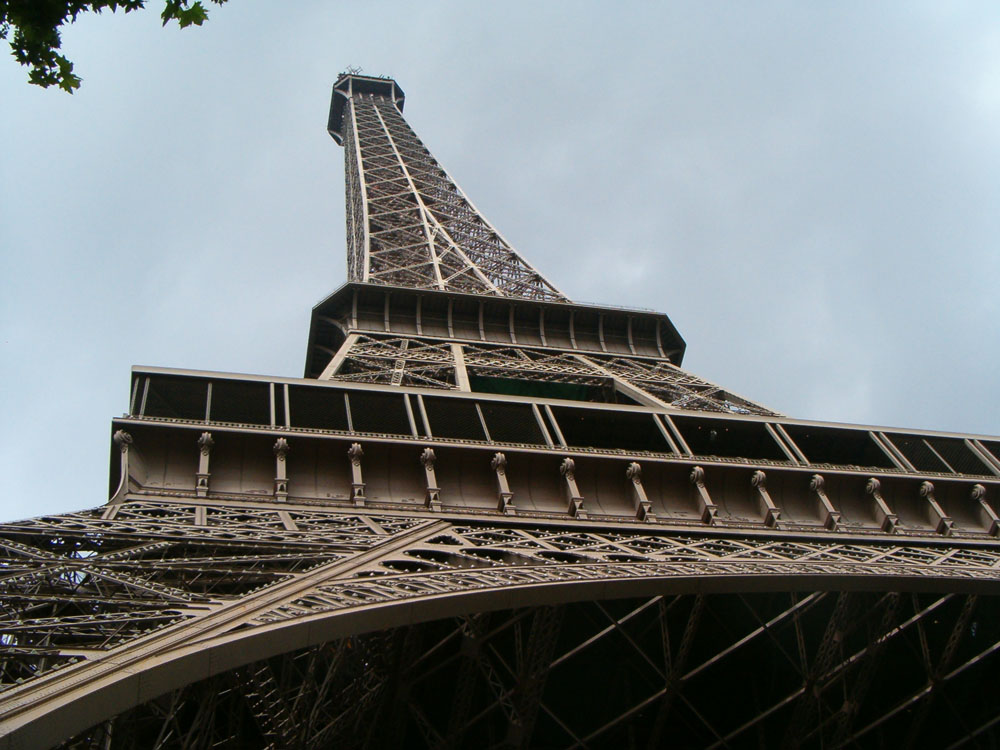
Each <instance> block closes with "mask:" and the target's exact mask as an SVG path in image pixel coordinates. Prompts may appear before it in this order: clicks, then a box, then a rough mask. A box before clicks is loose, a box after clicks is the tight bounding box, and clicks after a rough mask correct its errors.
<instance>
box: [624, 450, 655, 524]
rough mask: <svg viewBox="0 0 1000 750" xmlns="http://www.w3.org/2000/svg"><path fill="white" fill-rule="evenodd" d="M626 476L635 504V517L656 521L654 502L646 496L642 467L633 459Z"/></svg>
mask: <svg viewBox="0 0 1000 750" xmlns="http://www.w3.org/2000/svg"><path fill="white" fill-rule="evenodd" d="M625 476H626V478H627V479H628V480H629V489H630V490H631V493H632V503H633V505H634V506H635V517H636V518H638V519H639V520H640V521H655V520H656V516H655V515H654V514H653V510H652V509H653V504H652V503H651V502H649V498H648V497H646V489H645V488H644V487H643V486H642V467H641V466H640V465H639V464H637V463H636V462H635V461H633V462H632V463H630V464H629V465H628V468H626V469H625Z"/></svg>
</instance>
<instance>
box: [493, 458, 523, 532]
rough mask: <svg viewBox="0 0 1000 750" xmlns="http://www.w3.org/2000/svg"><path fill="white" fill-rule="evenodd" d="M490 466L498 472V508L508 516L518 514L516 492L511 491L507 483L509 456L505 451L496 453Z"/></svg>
mask: <svg viewBox="0 0 1000 750" xmlns="http://www.w3.org/2000/svg"><path fill="white" fill-rule="evenodd" d="M490 468H492V469H493V471H495V472H496V474H497V510H498V511H500V512H501V513H504V514H505V515H508V516H513V515H517V510H516V509H515V508H514V493H513V492H511V491H510V485H509V484H508V483H507V457H506V456H505V455H504V454H503V453H496V454H494V456H493V460H492V461H490Z"/></svg>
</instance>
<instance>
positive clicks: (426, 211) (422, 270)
mask: <svg viewBox="0 0 1000 750" xmlns="http://www.w3.org/2000/svg"><path fill="white" fill-rule="evenodd" d="M346 110H347V111H346V112H345V121H344V127H343V131H344V134H345V135H344V147H345V159H346V162H347V168H346V173H347V216H348V230H347V242H348V273H349V277H350V280H352V281H368V282H372V283H379V284H391V285H394V286H406V287H415V288H418V289H442V290H451V291H456V292H467V293H478V294H491V295H502V296H508V297H526V298H530V299H537V300H562V301H566V298H565V297H564V296H563V295H562V293H561V292H559V291H558V290H557V289H556V288H555V287H554V286H553V285H552V284H551V283H550V282H549V281H547V280H546V279H545V278H544V277H543V276H542V275H541V274H540V273H539V272H538V271H537V270H536V269H535V268H533V267H532V266H531V265H530V264H529V263H528V262H527V261H526V260H525V259H524V258H522V257H521V256H520V255H519V254H518V253H517V252H516V251H515V250H514V249H513V248H512V247H511V246H510V245H508V244H507V242H506V241H505V240H504V239H503V238H502V237H501V236H500V235H499V233H498V232H497V231H496V230H495V229H494V228H493V227H492V226H491V225H490V224H489V223H488V222H487V221H486V220H485V219H484V218H483V217H482V216H481V215H480V214H479V213H478V211H477V210H476V209H475V207H473V206H472V204H471V203H469V201H468V199H467V198H466V197H465V195H464V194H463V193H462V191H461V190H460V189H459V188H458V186H457V185H456V184H455V183H454V182H453V181H452V180H451V178H450V177H449V176H448V175H447V173H446V172H445V171H444V170H443V169H442V168H441V166H440V165H439V164H438V163H437V161H436V160H435V159H434V157H433V156H431V154H430V152H429V151H428V150H427V149H426V148H425V147H424V145H423V143H422V142H421V141H420V139H419V138H417V136H416V134H415V133H414V132H413V131H412V130H411V129H410V127H409V125H407V123H406V121H405V120H404V119H403V117H402V115H401V114H400V112H399V110H398V109H397V108H396V106H395V104H393V102H392V101H391V100H389V99H386V98H383V97H380V96H375V95H372V94H355V95H354V96H353V97H352V99H351V101H350V103H349V105H348V106H347V108H346Z"/></svg>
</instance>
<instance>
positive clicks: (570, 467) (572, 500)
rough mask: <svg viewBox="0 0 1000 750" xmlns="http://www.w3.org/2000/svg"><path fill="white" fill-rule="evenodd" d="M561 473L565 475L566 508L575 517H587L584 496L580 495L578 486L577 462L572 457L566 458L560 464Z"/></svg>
mask: <svg viewBox="0 0 1000 750" xmlns="http://www.w3.org/2000/svg"><path fill="white" fill-rule="evenodd" d="M559 473H560V474H562V477H563V490H564V491H565V493H566V510H567V511H568V512H569V514H570V515H571V516H573V518H586V517H587V511H586V510H585V509H584V507H583V497H582V496H581V495H580V488H579V487H577V486H576V462H575V461H574V460H573V459H572V458H564V459H563V462H562V463H561V464H559Z"/></svg>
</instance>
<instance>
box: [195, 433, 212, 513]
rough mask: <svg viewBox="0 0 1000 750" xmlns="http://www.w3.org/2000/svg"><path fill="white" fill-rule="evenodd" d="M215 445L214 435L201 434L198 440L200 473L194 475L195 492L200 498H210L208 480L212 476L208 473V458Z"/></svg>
mask: <svg viewBox="0 0 1000 750" xmlns="http://www.w3.org/2000/svg"><path fill="white" fill-rule="evenodd" d="M213 445H215V441H214V440H212V433H211V432H203V433H201V437H200V438H198V473H197V474H195V475H194V476H195V482H194V491H195V494H196V495H197V496H198V497H208V479H209V477H210V476H211V474H209V473H208V456H209V454H210V453H211V452H212V446H213Z"/></svg>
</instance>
